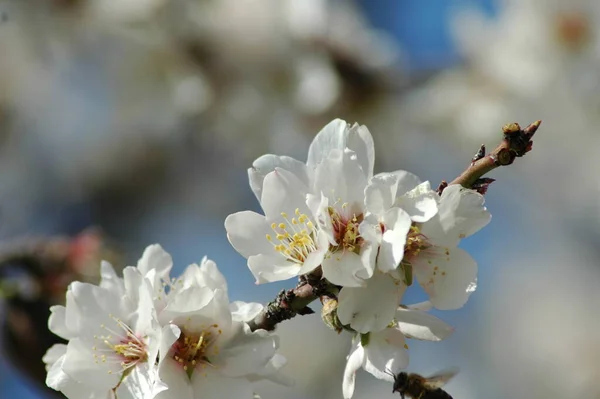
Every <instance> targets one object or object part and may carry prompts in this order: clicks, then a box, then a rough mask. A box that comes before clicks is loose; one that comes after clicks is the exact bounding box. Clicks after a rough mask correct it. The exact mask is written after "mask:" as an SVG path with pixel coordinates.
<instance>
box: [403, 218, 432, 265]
mask: <svg viewBox="0 0 600 399" xmlns="http://www.w3.org/2000/svg"><path fill="white" fill-rule="evenodd" d="M430 246H431V245H430V244H429V243H428V241H427V237H425V236H424V235H423V234H422V233H421V229H420V227H419V226H417V225H416V224H414V223H413V225H412V226H410V230H409V231H408V235H407V237H406V245H405V246H404V258H403V259H404V260H405V261H407V262H410V261H411V260H412V259H414V258H416V257H417V256H419V254H420V253H421V251H424V250H426V249H427V248H429V247H430Z"/></svg>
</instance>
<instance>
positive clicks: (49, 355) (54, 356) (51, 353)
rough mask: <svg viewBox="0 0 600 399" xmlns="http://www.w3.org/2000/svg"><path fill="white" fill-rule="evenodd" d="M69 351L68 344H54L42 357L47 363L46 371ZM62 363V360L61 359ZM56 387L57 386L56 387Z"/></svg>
mask: <svg viewBox="0 0 600 399" xmlns="http://www.w3.org/2000/svg"><path fill="white" fill-rule="evenodd" d="M65 353H67V345H65V344H54V345H52V346H51V347H50V349H48V350H47V351H46V353H45V354H44V357H42V361H43V362H44V363H45V364H46V371H48V369H49V368H50V366H52V365H53V364H54V363H56V362H58V361H59V360H61V359H60V358H61V357H62V356H64V354H65ZM61 363H62V361H61ZM54 389H56V388H54Z"/></svg>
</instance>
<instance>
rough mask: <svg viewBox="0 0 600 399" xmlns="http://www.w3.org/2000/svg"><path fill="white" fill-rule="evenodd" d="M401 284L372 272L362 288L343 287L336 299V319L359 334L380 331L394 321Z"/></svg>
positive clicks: (401, 288)
mask: <svg viewBox="0 0 600 399" xmlns="http://www.w3.org/2000/svg"><path fill="white" fill-rule="evenodd" d="M405 290H406V286H405V285H404V284H403V283H398V284H397V283H396V282H395V281H394V279H392V278H391V277H390V276H388V275H386V274H383V273H379V272H375V274H374V275H373V277H371V278H370V279H369V280H367V281H366V286H365V287H357V288H353V287H344V288H342V290H341V291H340V294H339V296H338V308H337V314H338V318H339V319H340V321H341V322H342V324H344V325H347V324H350V326H351V327H352V328H353V329H354V330H356V331H358V332H360V333H367V332H369V331H380V330H383V329H384V328H386V327H387V325H389V324H390V322H391V321H392V320H393V319H394V315H395V314H396V309H397V308H398V305H399V302H400V299H401V298H402V294H403V293H404V291H405Z"/></svg>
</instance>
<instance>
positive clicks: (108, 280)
mask: <svg viewBox="0 0 600 399" xmlns="http://www.w3.org/2000/svg"><path fill="white" fill-rule="evenodd" d="M98 285H99V286H100V287H102V288H106V289H109V290H114V291H115V292H119V293H120V295H123V292H124V290H125V288H124V287H123V280H122V279H120V278H119V276H117V273H116V272H115V269H114V268H113V267H112V265H111V264H110V263H108V262H107V261H105V260H103V261H101V262H100V284H98Z"/></svg>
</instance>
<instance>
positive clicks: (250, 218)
mask: <svg viewBox="0 0 600 399" xmlns="http://www.w3.org/2000/svg"><path fill="white" fill-rule="evenodd" d="M225 230H227V238H228V239H229V242H230V243H231V245H232V246H233V247H234V248H235V250H236V251H238V252H239V253H240V255H242V256H243V257H244V258H248V257H250V256H253V255H258V254H275V250H273V245H272V244H271V242H269V241H268V240H267V235H274V233H273V230H272V229H271V226H270V225H269V223H268V222H267V220H266V219H265V217H264V216H263V215H260V214H258V213H256V212H252V211H243V212H237V213H234V214H232V215H229V216H227V218H226V219H225Z"/></svg>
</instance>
